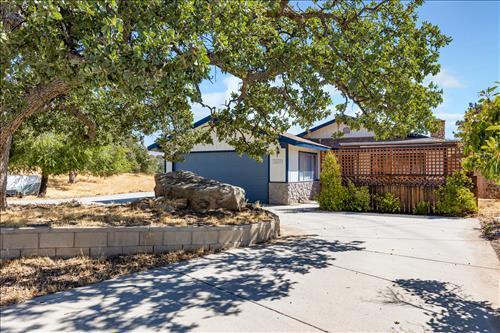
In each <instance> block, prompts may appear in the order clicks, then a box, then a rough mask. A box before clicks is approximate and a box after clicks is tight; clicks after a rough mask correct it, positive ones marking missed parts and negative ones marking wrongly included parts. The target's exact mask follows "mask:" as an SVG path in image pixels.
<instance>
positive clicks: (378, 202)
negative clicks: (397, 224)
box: [374, 192, 401, 213]
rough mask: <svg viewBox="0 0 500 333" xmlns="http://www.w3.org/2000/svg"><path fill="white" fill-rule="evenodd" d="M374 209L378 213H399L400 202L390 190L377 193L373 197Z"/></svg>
mask: <svg viewBox="0 0 500 333" xmlns="http://www.w3.org/2000/svg"><path fill="white" fill-rule="evenodd" d="M374 201H375V207H376V210H377V211H378V212H380V213H399V212H400V211H401V202H400V200H399V198H398V197H396V196H395V195H394V194H392V193H391V192H386V193H384V194H377V195H375V198H374Z"/></svg>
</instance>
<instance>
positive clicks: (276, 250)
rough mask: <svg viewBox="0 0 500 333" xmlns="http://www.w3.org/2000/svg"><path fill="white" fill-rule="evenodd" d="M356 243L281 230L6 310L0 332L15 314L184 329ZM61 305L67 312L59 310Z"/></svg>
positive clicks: (234, 311) (274, 295)
mask: <svg viewBox="0 0 500 333" xmlns="http://www.w3.org/2000/svg"><path fill="white" fill-rule="evenodd" d="M361 244H362V242H359V241H353V242H341V241H326V240H322V239H317V238H314V237H311V236H302V237H287V238H284V239H280V240H278V241H276V242H274V243H272V244H269V245H262V246H256V247H252V248H245V249H238V250H234V251H231V252H226V253H221V254H217V255H211V256H207V257H204V258H201V259H199V260H191V261H186V262H183V263H178V264H175V265H171V266H168V267H164V268H160V269H155V270H151V271H148V272H144V273H139V274H133V275H129V276H124V277H121V278H118V279H115V280H109V281H106V282H103V283H99V284H95V285H91V286H87V287H83V288H79V289H75V290H71V291H67V292H63V293H57V294H53V295H49V296H45V297H40V298H38V299H35V300H34V301H32V302H28V303H25V304H23V305H20V306H17V307H11V308H7V309H4V310H3V311H2V318H3V319H2V321H3V324H2V331H3V332H18V331H24V330H25V329H26V327H24V328H23V329H15V328H14V327H12V325H13V324H15V322H16V321H26V325H31V326H36V327H37V329H40V330H44V329H48V328H49V327H51V328H52V329H54V327H57V329H59V330H65V331H70V330H78V331H95V330H113V331H129V330H134V329H136V330H141V329H142V330H144V329H146V330H147V329H155V330H170V331H185V330H190V329H194V328H196V327H198V323H197V322H196V321H189V320H188V319H187V318H188V315H189V314H191V315H192V316H191V317H193V318H200V319H201V318H210V317H219V316H231V315H238V314H239V313H240V312H241V311H242V310H241V306H242V304H243V303H244V302H247V301H253V302H258V301H263V300H274V299H280V298H282V297H285V296H287V295H289V293H290V291H291V290H292V289H293V288H294V285H295V284H296V283H297V282H296V281H294V278H295V276H294V274H298V275H304V274H308V273H310V272H311V271H312V270H317V269H323V268H326V267H328V266H330V265H331V264H332V263H333V261H334V260H335V257H334V256H335V254H336V253H339V252H346V251H359V250H362V249H364V248H363V247H362V246H361ZM201 270H204V273H203V274H202V273H201ZM214 287H215V288H214ZM39 303H42V304H40V305H38V304H39ZM76 303H77V304H78V306H75V305H76ZM61 307H63V308H67V309H68V310H67V311H68V313H64V315H62V312H61ZM55 312H57V313H55ZM193 314H195V315H193ZM50 316H53V318H54V320H53V321H52V322H50V323H46V322H45V323H46V324H47V325H51V326H46V327H44V326H43V325H41V324H40V323H39V322H38V320H39V319H40V318H42V317H50ZM191 317H190V318H191ZM30 320H32V322H29V321H30Z"/></svg>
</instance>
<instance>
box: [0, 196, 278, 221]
mask: <svg viewBox="0 0 500 333" xmlns="http://www.w3.org/2000/svg"><path fill="white" fill-rule="evenodd" d="M176 205H177V201H169V200H163V199H158V200H155V199H144V200H141V201H136V202H133V203H130V204H116V205H98V204H95V205H82V204H79V203H77V202H71V203H64V204H60V205H30V206H15V205H11V206H9V208H8V209H7V211H6V212H5V213H2V219H1V221H0V227H27V226H42V225H43V226H49V227H110V226H166V225H176V226H183V225H236V224H248V223H251V222H256V221H271V220H273V219H274V216H273V215H272V214H271V213H269V212H268V211H265V210H263V209H260V208H254V207H251V206H249V207H247V208H245V209H244V210H242V211H240V212H233V211H226V210H214V211H208V212H205V213H197V212H193V211H191V210H187V209H179V208H175V207H176Z"/></svg>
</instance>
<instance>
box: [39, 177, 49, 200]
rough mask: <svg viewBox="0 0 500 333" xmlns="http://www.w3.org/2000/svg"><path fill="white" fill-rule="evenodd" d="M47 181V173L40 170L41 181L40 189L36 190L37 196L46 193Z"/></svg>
mask: <svg viewBox="0 0 500 333" xmlns="http://www.w3.org/2000/svg"><path fill="white" fill-rule="evenodd" d="M48 183H49V175H47V174H45V173H44V172H43V171H42V182H41V183H40V191H38V197H40V198H43V197H45V195H47V185H48Z"/></svg>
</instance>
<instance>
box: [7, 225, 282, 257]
mask: <svg viewBox="0 0 500 333" xmlns="http://www.w3.org/2000/svg"><path fill="white" fill-rule="evenodd" d="M279 230H280V223H279V219H278V217H275V220H274V221H271V222H258V223H253V224H247V225H237V226H217V227H192V226H187V227H104V228H49V227H34V228H1V230H0V249H1V252H0V258H2V259H7V258H18V257H26V256H33V255H39V256H49V257H75V256H79V255H85V256H92V257H99V256H104V257H106V256H111V255H119V254H134V253H161V252H168V251H174V250H180V249H184V250H196V249H202V248H204V249H222V248H231V247H238V246H249V245H253V244H257V243H262V242H265V241H268V240H270V239H273V238H276V237H278V236H279V232H280V231H279Z"/></svg>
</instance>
